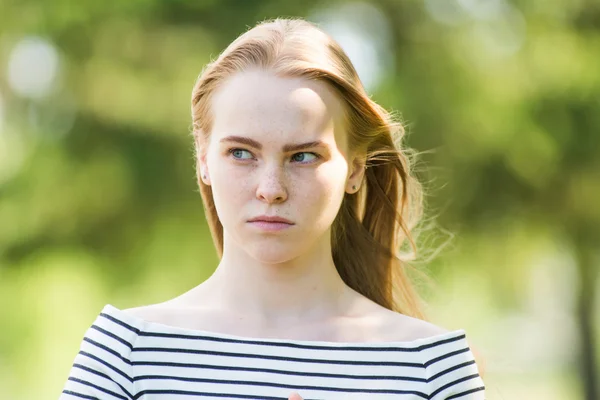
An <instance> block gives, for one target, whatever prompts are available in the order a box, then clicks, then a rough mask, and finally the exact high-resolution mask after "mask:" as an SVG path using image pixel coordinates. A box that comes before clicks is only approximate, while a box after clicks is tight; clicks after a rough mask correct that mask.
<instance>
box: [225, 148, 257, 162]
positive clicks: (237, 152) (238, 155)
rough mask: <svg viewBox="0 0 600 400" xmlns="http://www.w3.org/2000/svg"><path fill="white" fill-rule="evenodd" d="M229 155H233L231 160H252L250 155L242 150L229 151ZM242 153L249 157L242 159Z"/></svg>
mask: <svg viewBox="0 0 600 400" xmlns="http://www.w3.org/2000/svg"><path fill="white" fill-rule="evenodd" d="M229 153H230V154H231V155H233V158H236V159H238V160H248V159H251V158H252V153H250V152H249V151H248V150H244V149H231V150H229ZM244 153H246V154H248V155H249V157H244V156H243V155H244Z"/></svg>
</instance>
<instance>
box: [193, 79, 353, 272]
mask: <svg viewBox="0 0 600 400" xmlns="http://www.w3.org/2000/svg"><path fill="white" fill-rule="evenodd" d="M342 107H343V106H342V103H341V101H340V100H339V99H338V98H337V97H336V95H335V93H334V91H333V90H332V89H330V88H329V87H328V86H327V85H326V84H325V83H323V82H317V81H310V80H307V79H303V78H279V77H276V76H275V75H273V74H272V73H270V72H266V71H259V70H256V71H247V72H242V73H238V74H236V75H234V76H232V77H230V78H229V79H228V80H226V81H225V82H223V84H222V85H221V86H220V87H219V89H218V90H217V91H216V92H215V93H214V96H213V102H212V108H211V110H212V116H213V127H212V131H211V133H210V138H209V142H208V144H207V147H206V149H205V152H203V151H202V149H201V150H200V158H199V163H200V164H199V165H200V169H201V175H205V176H206V177H205V178H202V179H203V181H204V183H206V184H209V185H211V187H212V191H213V196H214V202H215V206H216V209H217V213H218V215H219V219H220V220H221V223H222V224H223V228H224V231H225V232H224V234H225V236H226V241H225V246H226V248H225V249H224V251H225V253H226V252H227V246H231V245H234V246H237V247H238V248H241V249H242V250H244V251H245V252H246V253H247V254H248V255H250V256H252V257H254V258H255V259H257V260H259V261H261V262H265V263H278V262H285V261H288V260H290V259H293V258H295V257H297V256H300V255H302V254H304V253H305V252H307V251H311V249H317V248H321V249H323V248H324V247H323V246H327V248H329V246H330V245H329V235H330V227H331V224H332V223H333V220H334V218H335V216H336V215H337V212H338V210H339V208H340V205H341V203H342V200H343V197H344V192H345V191H348V192H354V191H355V190H353V189H352V185H353V184H354V185H356V187H357V189H358V183H357V179H360V178H361V177H362V172H360V173H359V174H361V177H353V171H354V169H353V168H351V166H352V165H353V163H352V162H351V161H350V155H349V154H348V149H347V138H346V132H345V130H344V129H345V128H344V123H343V117H342V114H343V108H342ZM358 168H360V170H361V171H362V168H361V166H360V165H358ZM358 168H357V169H358ZM261 216H270V217H271V216H276V217H281V218H285V219H286V220H288V221H289V222H290V223H289V224H288V223H284V224H281V223H279V224H277V223H269V222H265V221H262V222H261V221H252V220H253V219H256V218H258V219H259V220H260V218H261Z"/></svg>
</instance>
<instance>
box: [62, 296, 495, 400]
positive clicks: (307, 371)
mask: <svg viewBox="0 0 600 400" xmlns="http://www.w3.org/2000/svg"><path fill="white" fill-rule="evenodd" d="M293 392H297V393H299V394H300V395H301V396H302V397H303V398H304V399H308V400H312V399H326V400H342V399H343V400H348V399H360V400H384V399H389V400H392V399H397V400H417V399H431V400H442V399H444V400H450V399H461V400H482V399H484V398H485V396H484V384H483V381H482V379H481V377H480V376H479V373H478V369H477V366H476V364H475V361H474V358H473V353H472V352H471V349H470V348H469V345H468V344H467V340H466V336H465V332H464V331H463V330H457V331H453V332H447V333H444V334H441V335H437V336H433V337H429V338H424V339H418V340H414V341H410V342H368V343H364V342H362V343H348V342H344V343H342V342H323V341H301V340H288V339H263V338H258V339H257V338H249V337H242V336H234V335H227V334H221V333H215V332H208V331H200V330H194V329H187V328H178V327H175V326H168V325H164V324H160V323H156V322H149V321H146V320H143V319H141V318H138V317H136V316H133V315H130V314H128V313H126V312H124V311H122V310H119V309H117V308H116V307H113V306H112V305H110V304H107V305H105V306H104V308H103V310H102V312H101V313H100V315H98V317H97V318H96V320H95V321H94V323H93V325H92V326H91V327H90V328H89V329H88V330H87V331H86V333H85V336H84V338H83V341H82V342H81V347H80V351H79V353H78V354H77V355H76V357H75V360H74V363H73V366H72V368H71V371H70V374H69V377H68V380H67V382H66V384H65V386H64V390H63V392H62V394H61V396H60V399H59V400H73V399H99V400H105V399H106V400H117V399H122V400H128V399H142V400H166V399H174V400H191V399H195V400H207V399H219V400H222V399H257V400H258V399H260V400H265V399H278V400H280V399H287V398H288V396H289V395H290V394H292V393H293Z"/></svg>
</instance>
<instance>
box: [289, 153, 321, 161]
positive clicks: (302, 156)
mask: <svg viewBox="0 0 600 400" xmlns="http://www.w3.org/2000/svg"><path fill="white" fill-rule="evenodd" d="M311 157H312V158H311ZM318 158H319V156H318V155H317V154H315V153H311V152H308V151H305V152H303V153H296V154H294V155H293V156H292V161H296V162H299V163H309V162H311V161H314V160H316V159H318Z"/></svg>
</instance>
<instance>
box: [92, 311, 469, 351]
mask: <svg viewBox="0 0 600 400" xmlns="http://www.w3.org/2000/svg"><path fill="white" fill-rule="evenodd" d="M102 314H106V315H109V316H111V317H113V318H115V319H117V320H120V321H121V322H124V323H126V324H127V325H130V326H131V327H133V328H135V329H138V330H140V331H143V332H145V333H148V332H155V333H165V331H167V332H168V333H169V334H173V335H181V336H202V337H211V338H215V339H224V340H227V341H232V342H242V343H248V344H292V345H297V346H302V347H331V348H334V347H363V348H364V347H373V348H377V347H404V348H413V347H421V346H423V345H430V344H437V343H440V344H441V343H443V342H446V341H448V342H451V341H452V342H453V341H457V340H466V332H465V330H464V329H456V330H452V331H448V332H444V333H441V334H437V335H434V336H428V337H424V338H419V339H414V340H409V341H373V342H333V341H323V340H299V339H287V338H266V337H253V336H242V335H233V334H228V333H221V332H216V331H207V330H201V329H192V328H184V327H179V326H174V325H168V324H163V323H160V322H155V321H149V320H146V319H143V318H141V317H138V316H135V315H132V314H128V313H126V312H125V311H124V310H121V309H119V308H117V307H116V306H114V305H112V304H106V305H105V306H104V308H103V309H102ZM426 347H429V346H426Z"/></svg>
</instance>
